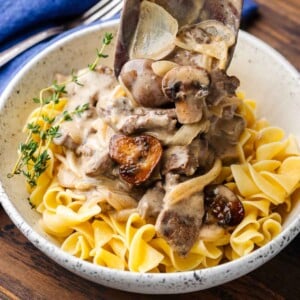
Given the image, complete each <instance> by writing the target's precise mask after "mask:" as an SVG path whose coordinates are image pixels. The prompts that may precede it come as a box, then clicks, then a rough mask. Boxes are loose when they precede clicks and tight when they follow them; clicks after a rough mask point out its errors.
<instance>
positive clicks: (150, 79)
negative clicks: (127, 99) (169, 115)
mask: <svg viewBox="0 0 300 300" xmlns="http://www.w3.org/2000/svg"><path fill="white" fill-rule="evenodd" d="M153 62H154V61H153V60H151V59H134V60H130V61H128V62H127V63H126V64H125V65H124V66H123V68H122V71H121V73H120V77H119V78H120V81H121V82H122V84H123V85H124V86H125V88H126V89H127V90H128V91H129V93H130V96H132V98H133V99H134V100H135V101H136V102H137V103H138V104H140V105H142V106H144V107H160V106H162V105H164V104H166V103H168V102H170V99H168V98H167V97H166V96H165V95H164V94H163V92H162V89H161V81H162V78H161V77H160V76H158V75H156V74H155V73H154V72H153V69H152V63H153Z"/></svg>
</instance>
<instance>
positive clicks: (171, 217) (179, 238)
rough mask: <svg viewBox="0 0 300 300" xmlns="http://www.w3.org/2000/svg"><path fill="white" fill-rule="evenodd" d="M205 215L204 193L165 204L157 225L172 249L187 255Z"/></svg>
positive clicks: (159, 232) (158, 230) (160, 233)
mask: <svg viewBox="0 0 300 300" xmlns="http://www.w3.org/2000/svg"><path fill="white" fill-rule="evenodd" d="M203 216H204V200H203V193H197V194H194V195H193V196H191V197H190V198H188V199H183V200H181V201H180V202H177V203H176V204H172V205H167V204H166V205H165V207H164V209H163V210H162V211H161V212H160V214H159V216H158V218H157V221H156V224H155V227H156V230H157V232H158V234H159V235H160V236H162V237H163V238H164V239H165V240H166V241H167V242H168V244H169V245H170V246H171V247H172V249H173V250H174V251H176V252H178V253H179V254H180V255H182V256H184V255H186V254H187V253H188V252H189V251H190V250H191V248H192V247H193V245H194V243H195V242H196V240H197V238H198V235H199V232H200V228H201V225H202V219H203Z"/></svg>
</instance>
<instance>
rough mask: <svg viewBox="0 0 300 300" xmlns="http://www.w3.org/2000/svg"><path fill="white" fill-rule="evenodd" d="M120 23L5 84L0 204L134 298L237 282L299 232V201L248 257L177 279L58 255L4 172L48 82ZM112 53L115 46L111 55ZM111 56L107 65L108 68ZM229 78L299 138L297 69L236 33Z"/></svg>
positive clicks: (31, 233) (44, 244)
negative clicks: (271, 235)
mask: <svg viewBox="0 0 300 300" xmlns="http://www.w3.org/2000/svg"><path fill="white" fill-rule="evenodd" d="M116 29H117V21H114V22H109V23H106V24H104V25H96V26H93V27H89V28H86V29H84V30H81V31H78V32H76V33H74V34H72V35H69V36H67V37H65V38H63V39H61V40H59V41H58V42H56V43H55V44H53V45H52V46H50V47H49V48H47V49H45V50H44V51H43V52H41V53H40V54H39V55H37V56H36V57H35V58H34V59H32V60H31V61H30V63H28V64H27V65H26V66H25V67H24V68H23V69H22V70H21V71H20V72H19V73H18V75H17V76H16V77H15V78H14V79H13V80H12V81H11V82H10V84H9V86H8V87H7V89H6V90H5V92H4V93H3V95H2V96H1V100H0V111H1V113H0V147H1V148H0V172H1V174H0V177H1V181H2V186H1V185H0V201H1V204H2V205H3V207H4V209H5V211H6V212H7V213H8V215H9V216H10V218H11V219H12V221H13V222H14V223H15V224H16V225H17V227H18V228H19V229H20V230H21V231H22V232H23V234H24V235H25V236H26V237H27V238H28V239H29V240H30V241H31V242H32V243H33V244H34V245H35V246H36V247H37V248H39V249H40V250H41V251H42V252H44V253H45V254H46V255H48V256H49V257H50V258H52V259H53V260H54V261H56V262H57V263H58V264H60V265H62V266H64V267H65V268H66V269H68V270H70V271H71V272H74V273H76V274H78V275H79V276H82V277H84V278H86V279H89V280H92V281H94V282H97V283H99V284H103V285H106V286H109V287H112V288H116V289H121V290H125V291H131V292H139V293H151V294H161V293H186V292H192V291H196V290H201V289H207V288H210V287H212V286H215V285H219V284H222V283H225V282H227V281H230V280H233V279H235V278H237V277H240V276H242V275H244V274H246V273H248V272H250V271H252V270H254V269H255V268H257V267H259V266H261V265H262V264H264V263H265V262H266V261H268V260H269V259H271V258H272V257H273V256H274V255H276V254H277V253H278V252H279V251H281V250H282V249H283V248H284V247H285V246H286V245H287V244H288V243H289V242H290V241H291V240H292V239H293V238H294V237H295V236H296V235H297V233H298V232H299V231H300V203H298V204H297V205H296V206H295V207H294V208H293V210H292V212H291V213H290V214H289V215H288V217H287V218H286V219H285V222H284V225H283V231H282V233H281V234H280V235H279V236H278V237H277V238H275V239H274V240H272V241H271V242H270V243H268V244H267V245H265V246H264V247H262V248H260V249H258V250H256V251H254V252H253V253H251V254H250V255H247V256H245V257H243V258H240V259H238V260H236V261H233V262H228V263H225V264H223V265H219V266H216V267H212V268H208V269H204V270H198V271H190V272H183V273H175V274H138V273H130V272H125V271H116V270H112V269H108V268H104V267H99V266H96V265H93V264H91V263H88V262H85V261H82V260H80V259H77V258H75V257H72V256H70V255H69V254H67V253H65V252H63V251H62V250H60V248H59V247H58V246H57V244H56V243H55V241H54V240H53V239H51V238H50V237H49V236H47V235H46V234H45V233H44V232H42V230H41V229H40V228H39V226H38V219H39V215H38V214H37V213H36V212H35V211H34V210H32V209H31V208H30V205H29V204H28V202H27V200H26V199H27V195H26V191H25V187H24V181H23V179H22V178H14V179H8V178H7V176H6V174H7V173H9V172H10V171H11V169H12V166H13V165H14V163H15V160H16V149H17V147H18V143H19V142H20V141H21V140H22V139H23V135H22V133H21V128H22V127H23V125H24V123H25V121H26V118H27V116H28V114H29V112H30V111H31V110H32V109H33V104H32V103H31V102H32V101H31V99H32V97H34V96H36V94H37V93H38V91H39V90H40V89H41V88H43V87H45V86H48V85H49V84H51V83H52V80H53V75H54V74H55V73H57V72H61V73H66V74H69V73H70V71H71V70H72V69H73V68H74V69H80V68H83V67H85V66H87V64H88V63H89V62H91V61H93V59H94V57H95V49H96V48H97V47H99V43H100V40H101V37H102V36H103V34H104V32H113V33H115V32H116ZM109 51H110V52H112V51H113V45H112V47H111V48H110V50H109ZM112 58H113V55H112V54H111V55H110V58H109V59H108V60H107V61H105V63H107V64H111V63H112ZM230 73H232V74H235V75H236V76H238V77H239V78H240V80H241V89H242V90H244V91H245V92H246V94H247V96H248V97H251V98H254V99H256V100H257V101H258V113H259V116H265V117H266V118H267V119H268V120H269V121H270V122H271V124H274V125H278V126H280V127H282V128H283V129H284V130H285V131H286V132H287V133H293V134H295V135H296V136H297V137H299V135H300V122H299V112H300V99H299V95H300V81H299V74H298V72H297V71H296V70H295V69H294V68H293V67H292V66H291V65H290V64H289V63H288V62H287V61H286V60H285V59H284V58H283V57H282V56H281V55H279V54H278V53H277V52H275V50H273V49H272V48H270V47H269V46H267V45H266V44H264V43H263V42H261V41H259V40H258V39H256V38H254V37H252V36H251V35H249V34H247V33H245V32H240V35H239V40H238V44H237V48H236V52H235V55H234V58H233V61H232V64H231V67H230Z"/></svg>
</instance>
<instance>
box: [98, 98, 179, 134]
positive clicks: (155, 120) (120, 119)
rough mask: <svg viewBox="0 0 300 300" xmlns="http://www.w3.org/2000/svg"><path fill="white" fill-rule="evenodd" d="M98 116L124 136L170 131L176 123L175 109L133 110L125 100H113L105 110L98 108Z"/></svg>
mask: <svg viewBox="0 0 300 300" xmlns="http://www.w3.org/2000/svg"><path fill="white" fill-rule="evenodd" d="M98 114H99V116H100V117H102V118H104V120H105V122H106V123H108V124H109V125H110V126H111V127H112V128H114V129H115V130H117V131H118V132H120V133H123V134H126V135H131V134H133V133H137V132H143V131H151V130H159V129H164V130H166V131H172V130H174V128H175V126H176V123H177V120H176V113H175V109H148V108H144V107H138V108H133V107H132V106H131V105H130V103H129V100H128V99H126V98H120V99H117V100H115V101H114V102H113V103H112V104H111V105H110V106H108V107H107V108H101V107H99V108H98Z"/></svg>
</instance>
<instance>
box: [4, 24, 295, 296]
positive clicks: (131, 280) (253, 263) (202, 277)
mask: <svg viewBox="0 0 300 300" xmlns="http://www.w3.org/2000/svg"><path fill="white" fill-rule="evenodd" d="M117 24H118V20H114V21H109V22H106V23H102V24H95V25H92V26H90V27H87V28H83V29H82V30H80V31H77V32H74V33H72V34H71V35H68V36H65V37H63V38H62V39H60V40H58V41H56V42H55V43H54V44H52V45H51V46H49V47H48V48H46V49H44V50H43V51H42V52H41V53H39V54H38V55H37V56H36V57H34V58H33V59H32V60H31V61H30V62H28V63H27V64H26V65H25V66H24V67H23V68H22V69H21V70H20V71H19V72H18V74H17V75H16V76H15V77H14V78H13V80H12V81H11V82H10V83H9V85H8V86H7V88H6V89H5V91H4V92H3V93H2V95H1V97H0V107H1V105H2V104H3V103H4V102H5V99H8V97H9V95H10V94H11V92H12V90H13V88H14V86H15V85H16V84H17V82H18V81H19V80H20V79H21V78H22V76H23V74H24V73H25V72H26V71H28V70H29V69H30V68H31V67H32V66H33V65H34V64H35V63H36V62H37V61H39V60H41V59H42V58H43V57H44V56H46V55H47V53H48V52H49V51H52V50H54V49H56V48H58V47H60V46H62V45H63V44H64V43H65V42H67V41H70V40H72V39H77V38H80V36H82V35H85V34H87V33H90V32H94V31H97V30H100V29H101V28H105V27H108V26H112V25H113V26H117ZM240 37H241V38H242V39H244V40H246V41H247V42H249V43H254V44H255V45H256V46H257V47H258V48H260V49H261V50H263V51H266V52H267V53H268V54H269V55H270V56H272V57H273V58H274V59H275V60H277V61H278V62H279V63H280V64H281V65H282V66H283V67H284V68H285V69H286V71H287V72H288V73H290V74H291V76H294V77H295V78H299V73H298V71H297V70H296V69H295V68H294V67H293V66H292V65H291V64H290V63H289V62H288V61H287V60H286V59H285V58H284V57H283V56H282V55H281V54H279V53H278V52H277V51H276V50H274V49H273V48H271V47H270V46H268V45H267V44H265V43H264V42H262V41H261V40H259V39H257V38H255V37H254V36H252V35H250V34H248V33H246V32H244V31H240ZM299 83H300V82H299ZM0 204H2V206H3V208H4V210H5V211H6V213H7V214H8V216H9V217H10V219H11V220H12V221H13V223H14V224H15V225H16V226H17V228H18V229H19V230H20V231H21V232H22V233H23V234H24V235H25V236H26V237H27V239H28V240H29V241H30V242H31V243H32V244H33V245H34V246H35V247H37V248H38V249H39V250H40V251H42V252H43V253H44V254H46V255H47V256H48V257H50V258H51V259H52V260H54V261H55V262H56V263H58V264H59V265H61V266H62V267H64V268H66V269H68V270H69V271H71V272H73V273H75V274H77V275H79V276H81V277H83V278H86V279H88V280H90V281H93V282H96V283H99V284H102V285H105V286H108V287H112V288H116V289H120V290H123V291H130V292H137V293H144V294H175V293H176V294H179V293H187V292H193V291H198V290H203V289H208V288H211V287H213V286H217V285H220V284H223V283H226V282H228V281H232V280H234V279H236V278H238V277H241V276H243V275H245V274H247V273H249V272H251V271H252V270H254V269H256V268H257V267H259V266H261V265H263V264H264V263H266V262H267V261H268V260H270V259H271V258H272V257H274V256H275V255H276V254H278V253H279V252H280V251H281V250H282V249H283V248H284V247H286V246H287V245H288V244H289V243H290V242H291V240H292V239H293V238H295V237H296V235H297V234H298V233H299V231H300V215H299V216H297V217H296V218H295V220H293V221H292V222H291V223H290V224H289V225H288V226H287V227H286V228H284V230H283V231H282V233H281V234H280V235H279V236H277V237H276V238H275V239H274V240H272V241H270V242H269V243H268V244H266V245H265V246H263V247H261V248H259V249H257V250H255V251H254V252H252V253H250V254H248V255H246V256H245V257H241V258H239V259H237V260H234V261H231V262H227V263H224V264H222V265H218V266H215V267H211V268H207V269H202V270H196V271H186V272H180V273H167V274H155V273H154V274H140V273H134V272H129V271H118V270H114V269H110V268H107V267H101V266H97V265H94V264H92V263H90V262H86V261H83V260H81V259H79V258H76V257H74V256H71V255H70V254H68V253H66V252H64V251H62V250H61V249H60V248H59V247H58V246H56V245H54V244H52V243H51V242H49V241H48V240H46V239H45V238H44V237H42V236H41V235H39V234H38V233H37V232H36V231H34V230H33V229H32V228H31V226H30V225H29V224H28V223H26V222H25V221H24V220H23V218H22V216H21V214H19V213H18V211H17V209H16V208H15V206H14V205H13V204H12V203H11V202H10V200H9V198H8V196H7V195H6V193H5V191H4V189H3V187H2V184H1V183H0ZM241 265H243V267H242V268H240V266H241Z"/></svg>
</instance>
